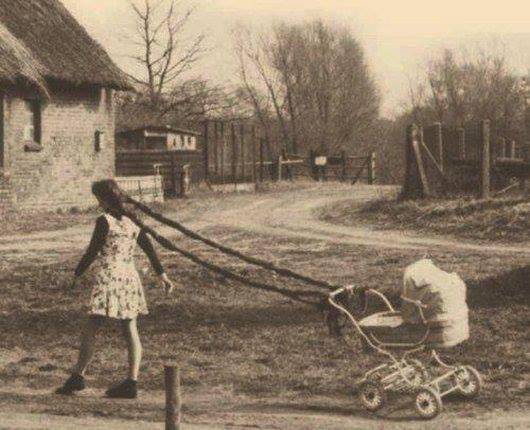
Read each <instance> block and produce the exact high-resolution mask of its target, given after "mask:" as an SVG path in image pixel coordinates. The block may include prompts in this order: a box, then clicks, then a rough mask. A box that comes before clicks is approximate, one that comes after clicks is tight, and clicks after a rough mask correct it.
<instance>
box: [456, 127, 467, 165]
mask: <svg viewBox="0 0 530 430" xmlns="http://www.w3.org/2000/svg"><path fill="white" fill-rule="evenodd" d="M457 131H458V146H459V149H460V159H461V160H465V159H466V130H465V129H464V128H459V129H458V130H457Z"/></svg>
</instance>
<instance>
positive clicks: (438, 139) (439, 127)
mask: <svg viewBox="0 0 530 430" xmlns="http://www.w3.org/2000/svg"><path fill="white" fill-rule="evenodd" d="M434 127H435V130H436V150H437V153H438V154H437V157H438V163H439V165H440V171H441V172H443V171H444V147H443V145H444V142H443V131H442V123H441V122H437V123H435V124H434Z"/></svg>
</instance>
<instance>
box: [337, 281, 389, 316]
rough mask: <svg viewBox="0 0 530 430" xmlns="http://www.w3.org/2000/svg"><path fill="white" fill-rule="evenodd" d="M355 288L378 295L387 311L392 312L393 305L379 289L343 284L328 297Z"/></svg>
mask: <svg viewBox="0 0 530 430" xmlns="http://www.w3.org/2000/svg"><path fill="white" fill-rule="evenodd" d="M355 290H359V291H362V292H363V293H364V294H371V295H373V296H376V297H378V298H379V299H380V300H381V301H382V302H383V303H384V304H385V305H386V307H387V308H388V310H389V311H391V312H394V307H393V306H392V304H391V303H390V301H389V300H388V299H387V298H386V297H385V295H384V294H381V293H380V292H379V291H377V290H374V289H372V288H366V287H360V286H357V285H345V286H344V287H341V288H339V289H337V290H335V291H333V292H331V293H330V294H329V299H330V300H333V299H334V298H335V297H336V296H338V295H339V294H342V293H344V292H350V293H353V292H354V291H355ZM366 306H367V303H366V302H365V311H366Z"/></svg>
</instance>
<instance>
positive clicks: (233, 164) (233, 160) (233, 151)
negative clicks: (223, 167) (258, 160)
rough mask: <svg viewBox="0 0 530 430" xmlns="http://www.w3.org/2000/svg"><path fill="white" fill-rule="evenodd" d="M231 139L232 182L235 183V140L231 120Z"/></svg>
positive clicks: (234, 128)
mask: <svg viewBox="0 0 530 430" xmlns="http://www.w3.org/2000/svg"><path fill="white" fill-rule="evenodd" d="M231 131H232V133H231V139H232V181H233V182H234V184H236V183H237V180H236V176H237V164H236V163H237V149H236V147H237V142H236V125H235V124H234V122H233V121H232V124H231Z"/></svg>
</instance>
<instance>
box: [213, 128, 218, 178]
mask: <svg viewBox="0 0 530 430" xmlns="http://www.w3.org/2000/svg"><path fill="white" fill-rule="evenodd" d="M213 157H214V159H215V162H214V172H215V176H218V175H219V124H218V122H217V121H214V123H213Z"/></svg>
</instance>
